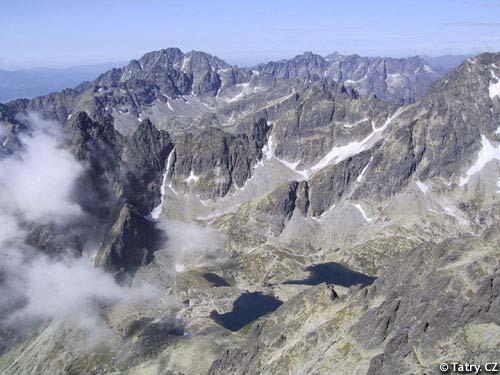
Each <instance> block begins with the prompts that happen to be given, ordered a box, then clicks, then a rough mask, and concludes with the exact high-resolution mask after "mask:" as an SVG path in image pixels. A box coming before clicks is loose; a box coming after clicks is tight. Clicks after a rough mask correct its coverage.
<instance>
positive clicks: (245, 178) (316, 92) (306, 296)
mask: <svg viewBox="0 0 500 375" xmlns="http://www.w3.org/2000/svg"><path fill="white" fill-rule="evenodd" d="M444 60H446V61H444ZM457 64H458V60H454V61H452V62H450V61H449V59H443V60H432V59H429V58H427V59H426V58H422V57H418V56H417V57H412V58H406V59H394V58H368V57H360V56H357V55H351V56H342V55H339V54H336V53H335V54H332V55H329V56H326V57H322V56H319V55H315V54H313V53H309V52H308V53H304V54H302V55H299V56H296V57H294V58H293V59H288V60H281V61H277V62H269V63H265V64H260V65H257V66H255V67H251V68H238V67H236V66H232V65H230V64H228V63H226V62H224V61H223V60H221V59H219V58H217V57H215V56H211V55H209V54H206V53H203V52H197V51H192V52H188V53H183V52H181V51H180V50H179V49H176V48H169V49H164V50H161V51H155V52H150V53H147V54H145V55H144V56H142V57H141V58H140V59H138V60H132V61H131V62H130V63H129V64H128V65H126V66H124V67H122V68H113V69H111V70H109V71H107V72H105V73H103V74H102V75H100V76H99V77H98V78H96V79H95V80H94V81H91V82H84V83H82V84H80V85H79V86H77V87H75V88H74V89H65V90H63V91H61V92H56V93H51V94H49V95H46V96H40V97H36V98H34V99H31V100H29V99H18V100H14V101H10V102H8V103H4V104H0V125H1V132H0V156H1V157H2V159H1V161H0V172H2V171H3V169H2V168H3V167H2V166H5V165H6V163H8V162H10V161H11V160H21V162H19V163H21V164H20V165H21V166H22V165H25V164H23V163H28V162H29V160H30V158H29V157H28V156H27V155H30V154H29V150H30V142H29V139H31V138H30V137H33V138H35V139H36V137H37V132H39V131H40V130H37V129H42V133H43V134H46V133H47V132H48V131H47V128H50V127H49V125H47V123H50V124H52V125H50V126H56V125H54V124H55V123H57V124H59V125H57V126H59V128H60V132H61V135H60V136H58V138H57V140H58V147H57V148H56V149H57V150H59V151H61V150H64V151H65V152H67V153H68V155H70V156H71V157H70V159H71V160H72V163H73V162H74V163H77V165H79V166H80V167H78V168H77V167H71V168H69V169H71V170H80V169H81V170H80V172H78V175H77V176H76V177H75V178H74V181H73V182H74V183H73V185H74V186H72V189H71V191H70V192H69V193H68V194H66V195H65V199H67V200H69V201H70V202H71V203H72V204H73V205H74V206H76V207H78V209H79V213H78V215H77V218H76V219H72V220H69V219H65V220H63V222H62V223H61V221H58V220H56V219H57V217H56V215H52V216H50V217H51V219H44V220H40V218H39V217H34V216H33V215H26V214H22V212H24V211H23V207H24V203H23V202H25V201H26V199H25V196H28V197H29V196H30V194H33V191H31V190H30V191H28V192H26V193H25V194H24V193H23V195H22V197H23V199H22V200H21V203H19V204H18V206H15V208H16V209H11V206H12V204H10V203H9V204H7V203H5V204H4V203H2V201H1V200H0V207H1V208H2V209H3V210H7V208H5V207H8V208H9V209H10V210H11V211H12V212H14V213H13V214H12V217H14V218H15V220H16V226H17V227H19V228H20V230H19V234H18V235H17V236H16V241H20V242H21V245H19V246H21V247H23V248H24V247H28V248H29V249H30V251H31V252H30V253H29V254H30V255H29V256H27V259H28V260H26V262H27V263H28V264H32V263H34V261H30V259H38V257H42V258H43V259H49V260H48V261H47V262H52V263H54V264H57V265H60V264H67V262H68V260H67V259H68V257H70V258H71V259H76V260H77V261H81V262H87V263H86V264H91V266H92V267H91V269H92V270H93V271H92V272H96V273H98V272H103V273H104V274H105V275H106V277H109V278H111V277H112V278H113V280H114V281H113V283H114V284H113V285H114V286H113V288H115V287H116V288H123V289H124V290H130V291H135V290H138V288H139V289H140V288H146V289H147V290H149V291H152V290H154V291H155V293H154V296H152V297H151V296H149V297H145V299H142V300H140V301H138V300H136V299H124V298H123V299H120V300H119V301H118V302H116V301H115V302H113V303H111V302H110V299H111V298H110V297H109V296H107V298H103V297H102V296H101V294H98V296H99V298H97V297H95V293H96V292H95V291H92V293H91V292H86V293H85V294H84V296H85V298H89V300H90V301H94V302H95V301H96V300H97V301H98V303H94V304H92V306H93V309H92V311H97V312H98V313H97V314H96V315H97V317H95V320H96V321H98V322H99V324H96V323H95V322H93V323H92V324H91V325H89V324H87V325H84V326H83V327H82V326H80V325H78V324H75V323H74V322H75V321H76V320H75V315H76V317H77V320H78V321H81V320H82V319H81V317H80V315H78V314H76V313H75V312H74V310H68V311H71V314H67V315H63V316H61V315H59V314H57V315H55V316H56V317H57V319H56V318H52V315H51V318H50V319H47V318H46V319H37V320H35V321H32V320H30V321H29V324H28V323H26V322H24V324H23V325H22V327H23V329H20V328H18V327H19V326H16V328H14V329H13V328H12V324H11V320H8V321H2V323H1V324H0V340H1V341H0V355H1V357H0V371H2V373H5V374H22V373H36V372H40V373H99V374H100V373H127V374H139V373H148V372H151V373H165V374H212V375H215V374H331V373H339V374H350V373H367V374H408V373H438V371H439V365H440V364H441V363H443V362H449V361H452V360H455V359H457V358H458V359H460V360H463V362H469V363H486V362H493V361H494V360H495V359H496V358H498V354H499V351H498V347H499V343H500V320H499V317H500V273H499V260H500V257H499V255H500V253H499V246H498V245H499V244H500V200H499V193H500V78H498V77H500V53H483V54H481V55H478V56H474V57H469V58H467V59H466V60H465V61H463V62H461V63H460V64H458V66H456V65H457ZM50 129H52V128H50ZM51 132H52V130H51ZM49 134H51V133H50V132H49ZM59 151H58V152H59ZM58 152H57V155H59V153H58ZM61 152H62V151H61ZM68 157H69V156H68ZM2 163H3V164H2ZM15 165H16V168H18V164H15ZM37 168H40V169H41V170H44V168H43V166H41V167H40V166H38V165H37ZM37 168H34V169H30V173H34V172H36V171H37ZM50 168H51V169H54V168H56V167H55V166H54V165H51V166H50ZM56 169H57V168H56ZM8 171H10V173H12V172H11V171H12V170H11V169H9V170H8ZM2 173H3V172H2ZM2 173H0V177H1V176H5V177H4V178H5V179H6V180H8V176H9V173H4V174H2ZM61 173H62V172H61ZM34 174H35V175H36V173H34ZM68 174H69V173H68ZM29 176H30V178H29V180H30V181H31V180H32V179H31V175H29ZM51 176H52V175H51ZM51 179H53V178H52V177H51ZM38 181H44V179H43V178H39V179H38ZM38 186H39V187H40V188H42V187H43V184H42V183H41V182H40V183H39V185H38ZM22 189H23V187H22V186H21V190H22ZM36 189H38V187H36V188H35V189H34V190H36ZM42 191H47V192H49V193H48V195H50V191H51V190H50V189H45V190H44V189H42ZM2 205H3V206H2ZM49 208H50V207H49ZM11 211H9V212H11ZM67 211H68V209H67V208H65V211H64V212H67ZM2 212H3V211H2ZM5 212H7V211H5ZM49 212H51V211H49ZM64 217H66V216H64ZM9 238H10V237H9ZM1 241H2V238H1V237H0V243H2V242H1ZM10 241H14V240H12V239H10ZM26 251H28V250H26ZM23 262H24V261H22V262H21V264H23V265H25V263H23ZM30 262H31V263H30ZM52 263H51V264H52ZM5 264H7V262H6V261H5ZM23 267H24V266H23ZM4 269H5V270H6V271H5V270H4V271H3V273H0V276H2V277H0V280H1V281H0V282H1V283H2V284H0V286H1V287H3V288H7V287H8V286H9V285H11V284H15V280H17V279H16V277H14V276H13V275H11V274H10V273H9V272H8V270H9V267H8V266H7V265H4ZM28 269H31V268H29V267H28ZM28 274H29V272H28ZM99 275H101V274H100V273H99ZM77 276H78V274H76V273H75V276H74V277H75V278H76V277H77ZM99 280H101V279H99ZM21 284H22V285H24V284H26V283H24V284H23V283H21ZM98 285H99V288H98V289H99V290H102V289H103V287H102V285H108V284H105V283H103V282H101V281H100V282H99V284H98ZM68 288H69V291H67V292H66V291H65V293H63V294H62V297H61V298H63V297H64V298H66V297H67V295H68V294H69V295H80V294H77V293H81V288H79V287H76V286H73V287H71V286H68ZM11 289H12V288H11ZM21 289H22V288H21ZM35 290H36V288H35ZM56 290H57V288H56ZM113 290H114V289H113ZM119 290H122V289H119ZM141 290H142V289H141ZM22 291H23V294H22V295H21V297H19V298H18V299H16V301H17V302H16V303H11V304H6V307H3V306H1V305H0V307H2V310H1V311H2V313H3V315H4V316H18V315H16V313H18V312H19V311H24V310H23V308H24V306H26V305H28V306H30V304H29V301H30V300H32V299H33V298H31V299H30V296H32V294H30V293H33V291H32V288H31V289H30V288H28V289H22ZM145 294H147V293H145ZM113 295H114V294H113ZM66 300H67V298H66V299H64V301H66ZM27 301H28V302H27ZM71 303H73V304H74V303H75V302H74V299H69V302H68V304H71ZM40 304H41V305H40V306H42V307H43V308H45V305H44V304H43V301H42V302H40ZM89 304H90V302H89ZM63 306H66V305H65V304H63V303H62V302H59V303H58V307H59V308H62V307H63ZM85 306H86V307H87V308H88V306H87V305H85ZM66 310H67V309H65V310H64V311H66ZM85 316H86V317H87V315H85ZM89 326H91V328H89ZM96 326H98V327H99V329H98V332H99V333H100V334H99V335H98V336H99V337H100V339H99V340H97V339H96V338H95V337H96V336H97V333H96V330H95V327H96ZM102 332H105V334H104V335H103V334H102ZM101 336H105V338H102V337H101ZM75 343H78V344H77V345H76V347H75Z"/></svg>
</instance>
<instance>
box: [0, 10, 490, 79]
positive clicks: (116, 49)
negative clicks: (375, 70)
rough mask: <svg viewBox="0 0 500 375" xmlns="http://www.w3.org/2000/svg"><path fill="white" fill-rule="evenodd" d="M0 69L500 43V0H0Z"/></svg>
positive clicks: (252, 59) (246, 61) (462, 49)
mask: <svg viewBox="0 0 500 375" xmlns="http://www.w3.org/2000/svg"><path fill="white" fill-rule="evenodd" d="M0 3H1V4H0V28H1V31H0V69H21V68H29V67H38V66H46V67H66V66H72V65H85V64H96V63H102V62H114V61H129V60H131V59H133V58H138V57H140V56H141V55H142V54H144V53H145V52H149V51H153V50H158V49H162V48H167V47H179V48H180V49H181V50H183V51H185V52H187V51H191V50H193V49H194V50H199V51H205V52H208V53H211V54H213V55H217V56H219V57H220V58H222V59H224V60H226V61H227V62H229V63H233V64H238V65H241V66H244V65H253V64H255V63H259V62H264V61H268V60H276V59H281V58H289V57H293V56H295V55H297V54H300V53H302V52H304V51H313V52H315V53H319V54H322V55H325V54H328V53H332V52H335V51H338V52H340V53H344V54H348V53H358V54H360V55H366V56H397V57H403V56H409V55H416V54H429V55H434V56H435V55H443V54H463V53H467V54H468V53H478V52H484V51H500V0H433V1H430V0H418V1H413V0H410V1H403V0H377V1H373V0H370V1H365V0H362V1H349V0H347V1H346V0H342V1H337V0H317V1H315V0H310V1H304V0H301V1H296V0H265V1H264V0H252V1H234V0H233V1H228V0H212V1H207V0H202V1H199V0H191V1H181V0H142V1H135V0H119V1H118V0H117V1H108V0H85V1H82V0H72V1H71V0H16V1H9V0H0Z"/></svg>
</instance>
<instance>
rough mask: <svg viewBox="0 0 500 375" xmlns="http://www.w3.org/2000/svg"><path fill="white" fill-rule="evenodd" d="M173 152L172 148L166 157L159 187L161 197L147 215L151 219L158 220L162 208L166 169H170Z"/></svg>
mask: <svg viewBox="0 0 500 375" xmlns="http://www.w3.org/2000/svg"><path fill="white" fill-rule="evenodd" d="M173 154H174V150H172V151H170V154H169V155H168V158H167V165H166V167H165V172H163V180H162V184H161V188H160V194H161V199H160V204H159V205H158V206H156V207H155V208H153V211H151V213H150V214H149V215H148V216H150V217H151V218H152V219H153V220H158V218H159V217H160V214H161V211H162V209H163V203H164V202H165V190H166V189H165V188H166V186H167V176H168V171H169V170H170V166H171V164H172V155H173Z"/></svg>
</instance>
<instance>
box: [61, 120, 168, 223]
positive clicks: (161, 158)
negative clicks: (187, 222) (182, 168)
mask: <svg viewBox="0 0 500 375" xmlns="http://www.w3.org/2000/svg"><path fill="white" fill-rule="evenodd" d="M69 129H70V132H71V133H72V139H71V148H72V150H73V153H74V154H75V156H76V157H77V159H78V160H81V161H84V162H87V163H89V168H88V169H87V173H86V175H85V176H84V178H83V179H82V181H81V183H80V184H79V189H80V190H82V192H81V194H78V196H79V197H81V199H82V201H81V202H80V203H81V204H82V206H83V207H84V208H86V209H87V210H88V211H90V212H92V213H96V214H98V215H99V216H103V215H106V214H107V213H109V212H110V211H113V210H114V209H115V207H116V206H117V205H119V204H120V203H119V202H128V203H130V204H132V205H133V206H134V207H136V209H137V210H138V211H139V212H140V213H141V214H142V215H146V214H148V213H149V212H151V210H152V209H153V207H155V206H157V205H158V204H159V202H160V187H161V184H162V180H163V178H162V176H163V171H164V168H165V161H166V159H167V156H168V154H169V153H170V151H171V150H172V147H173V145H172V142H171V140H170V136H169V134H168V133H167V132H165V131H160V130H158V129H156V128H155V127H154V126H153V125H152V124H151V122H150V121H149V120H145V121H144V123H143V124H142V126H140V127H138V128H137V129H136V130H135V131H133V132H132V133H131V134H130V135H129V136H128V137H124V136H122V135H121V134H120V133H118V132H117V131H116V130H115V129H114V128H113V126H112V124H111V123H110V121H109V119H106V118H104V119H101V121H100V122H97V121H93V120H91V119H90V117H89V116H88V115H87V114H86V113H84V112H80V113H79V114H78V115H77V116H76V117H75V119H72V120H71V121H70V123H69Z"/></svg>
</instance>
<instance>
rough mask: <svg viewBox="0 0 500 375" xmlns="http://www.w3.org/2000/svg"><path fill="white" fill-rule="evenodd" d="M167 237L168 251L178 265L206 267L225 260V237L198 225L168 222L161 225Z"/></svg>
mask: <svg viewBox="0 0 500 375" xmlns="http://www.w3.org/2000/svg"><path fill="white" fill-rule="evenodd" d="M160 226H161V227H162V229H163V230H164V231H165V233H166V236H167V244H166V246H167V251H168V253H169V254H170V256H171V257H172V258H173V259H174V261H175V263H177V264H184V263H192V264H191V266H193V265H194V266H205V265H209V264H213V263H219V262H221V261H223V260H224V258H225V251H224V246H225V243H226V238H225V236H224V235H223V234H222V233H220V232H219V231H217V230H216V229H213V228H209V227H203V226H201V225H198V224H196V223H186V222H180V221H172V220H169V221H166V222H165V223H163V224H162V225H160Z"/></svg>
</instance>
